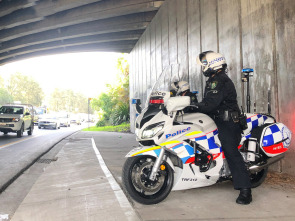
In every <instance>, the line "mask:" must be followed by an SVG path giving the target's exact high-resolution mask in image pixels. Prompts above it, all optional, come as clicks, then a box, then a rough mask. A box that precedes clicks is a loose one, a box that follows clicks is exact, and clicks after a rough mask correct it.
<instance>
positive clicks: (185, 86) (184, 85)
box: [171, 81, 189, 95]
mask: <svg viewBox="0 0 295 221" xmlns="http://www.w3.org/2000/svg"><path fill="white" fill-rule="evenodd" d="M171 87H172V89H173V90H174V91H175V92H176V95H179V94H180V93H182V92H184V91H186V90H189V83H188V82H186V81H176V82H174V83H172V84H171Z"/></svg>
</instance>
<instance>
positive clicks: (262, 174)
mask: <svg viewBox="0 0 295 221" xmlns="http://www.w3.org/2000/svg"><path fill="white" fill-rule="evenodd" d="M267 172H268V167H266V168H264V169H263V170H261V171H259V172H256V173H251V175H250V181H251V184H252V188H256V187H258V186H260V185H261V184H262V183H263V182H264V180H265V178H266V176H267Z"/></svg>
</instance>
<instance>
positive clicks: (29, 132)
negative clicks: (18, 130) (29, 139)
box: [28, 124, 34, 136]
mask: <svg viewBox="0 0 295 221" xmlns="http://www.w3.org/2000/svg"><path fill="white" fill-rule="evenodd" d="M33 130H34V124H33V125H31V127H30V129H29V130H28V135H29V136H30V135H32V134H33Z"/></svg>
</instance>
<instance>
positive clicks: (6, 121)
mask: <svg viewBox="0 0 295 221" xmlns="http://www.w3.org/2000/svg"><path fill="white" fill-rule="evenodd" d="M33 130H34V110H33V106H32V105H29V104H6V105H3V106H2V107H1V108H0V131H1V132H3V133H4V134H7V133H8V132H14V133H17V137H21V136H22V135H23V132H24V131H27V133H28V135H32V133H33Z"/></svg>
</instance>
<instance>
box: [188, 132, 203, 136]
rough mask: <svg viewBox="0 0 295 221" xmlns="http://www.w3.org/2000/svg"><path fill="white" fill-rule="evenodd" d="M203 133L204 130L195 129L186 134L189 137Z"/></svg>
mask: <svg viewBox="0 0 295 221" xmlns="http://www.w3.org/2000/svg"><path fill="white" fill-rule="evenodd" d="M201 133H203V132H202V131H193V132H191V133H189V134H186V135H185V136H187V137H189V136H193V135H197V134H201Z"/></svg>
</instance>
